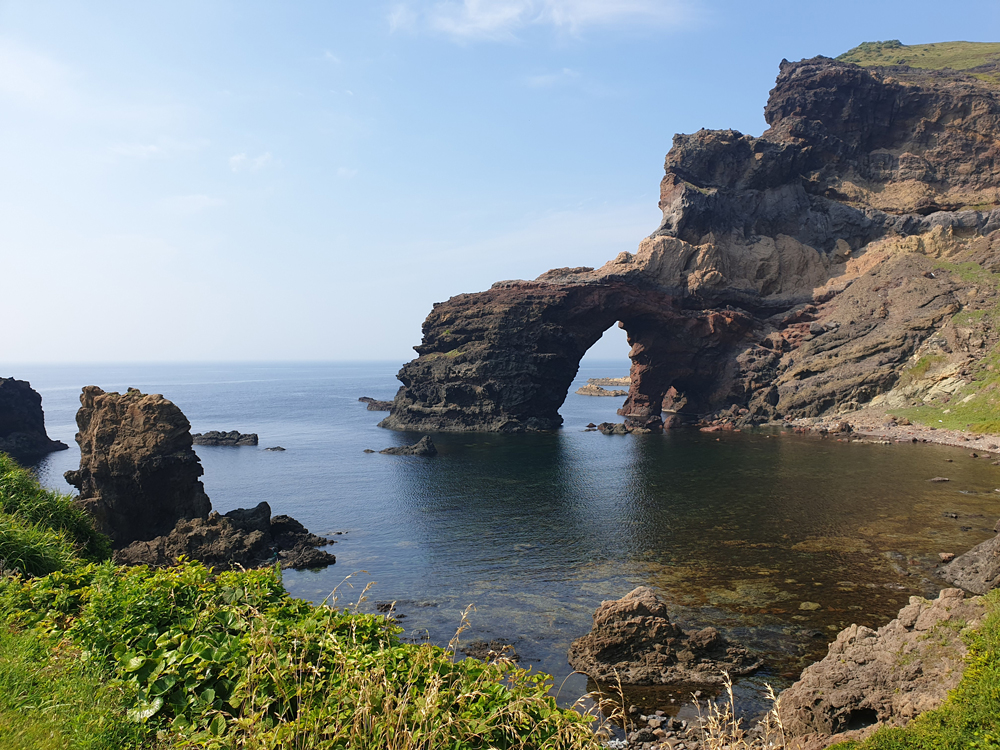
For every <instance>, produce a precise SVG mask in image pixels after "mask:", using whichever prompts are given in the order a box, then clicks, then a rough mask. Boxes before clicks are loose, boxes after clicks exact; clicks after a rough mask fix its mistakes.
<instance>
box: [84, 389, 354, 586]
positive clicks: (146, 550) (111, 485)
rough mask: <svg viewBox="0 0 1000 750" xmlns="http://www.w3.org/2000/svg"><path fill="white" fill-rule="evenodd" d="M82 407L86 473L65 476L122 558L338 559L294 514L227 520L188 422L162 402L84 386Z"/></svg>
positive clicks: (321, 562) (226, 563) (253, 562)
mask: <svg viewBox="0 0 1000 750" xmlns="http://www.w3.org/2000/svg"><path fill="white" fill-rule="evenodd" d="M80 404H81V406H80V410H79V411H78V412H77V415H76V422H77V425H78V426H79V428H80V432H78V433H77V436H76V441H77V443H79V444H80V468H79V470H77V471H68V472H66V479H67V481H68V482H69V483H70V484H72V485H74V486H75V487H76V488H77V489H79V490H80V496H79V498H78V499H77V502H78V503H79V505H80V506H81V507H83V508H84V510H86V511H88V512H89V513H90V514H91V516H93V518H94V520H95V525H96V526H97V528H98V530H99V531H101V532H102V533H104V534H107V535H108V536H109V537H111V540H112V544H113V546H114V548H115V550H116V551H115V559H116V560H118V561H119V562H121V563H124V564H130V565H138V564H143V565H156V566H159V565H169V564H172V563H173V562H175V561H176V559H177V557H178V556H179V555H182V554H183V555H187V556H188V557H190V558H192V559H195V560H201V561H203V562H205V563H207V564H209V565H213V566H215V567H219V568H227V567H234V566H237V565H242V566H243V567H255V566H259V565H267V564H271V563H272V562H274V561H278V562H280V563H281V565H282V566H283V567H323V566H326V565H330V564H332V563H333V562H334V560H335V558H334V557H333V555H330V554H328V553H326V552H322V551H320V550H318V549H316V548H317V547H320V546H324V545H326V544H329V543H330V542H329V541H328V540H326V539H323V538H322V537H319V536H316V535H315V534H310V533H309V532H308V531H307V530H306V529H305V528H304V527H303V526H302V524H300V523H299V522H298V521H296V520H295V519H293V518H289V517H288V516H275V517H272V516H271V508H270V506H269V505H268V504H267V503H260V504H259V505H258V506H257V507H256V508H252V509H249V510H247V509H242V508H239V509H236V510H233V511H230V512H229V513H227V514H226V515H224V516H220V515H219V514H218V513H214V512H212V504H211V501H210V500H209V499H208V495H206V494H205V488H204V486H203V485H202V483H201V480H200V479H199V477H200V476H201V475H202V474H203V473H204V470H203V469H202V466H201V462H200V461H199V460H198V456H197V455H196V454H195V452H194V449H193V448H192V447H191V446H192V441H191V425H190V423H189V422H188V420H187V418H186V417H185V416H184V414H183V413H182V412H181V410H180V409H179V408H177V406H176V405H175V404H173V403H172V402H170V401H168V400H167V399H165V398H163V396H160V395H147V394H144V393H140V392H139V391H138V390H136V389H135V388H130V389H129V390H128V392H127V393H125V394H119V393H105V392H104V391H102V390H101V389H100V388H98V387H96V386H87V387H86V388H84V389H83V393H82V394H81V396H80Z"/></svg>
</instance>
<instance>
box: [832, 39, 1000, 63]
mask: <svg viewBox="0 0 1000 750" xmlns="http://www.w3.org/2000/svg"><path fill="white" fill-rule="evenodd" d="M837 59H838V60H843V61H845V62H852V63H856V64H858V65H863V66H865V67H871V66H880V65H908V66H910V67H911V68H922V69H924V70H943V69H945V68H951V69H952V70H969V69H970V68H978V67H979V66H981V65H989V64H991V63H1000V43H995V42H937V43H935V44H900V43H899V42H898V41H895V40H893V41H889V42H864V43H863V44H860V45H858V46H857V47H855V48H854V49H852V50H850V51H848V52H845V53H844V54H842V55H840V56H839V57H838V58H837Z"/></svg>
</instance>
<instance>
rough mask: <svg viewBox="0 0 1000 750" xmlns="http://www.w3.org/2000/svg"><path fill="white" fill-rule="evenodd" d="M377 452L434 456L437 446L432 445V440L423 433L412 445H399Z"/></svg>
mask: <svg viewBox="0 0 1000 750" xmlns="http://www.w3.org/2000/svg"><path fill="white" fill-rule="evenodd" d="M379 453H384V454H386V455H389V456H436V455H437V448H435V447H434V441H432V440H431V439H430V438H429V437H427V436H426V435H424V436H423V437H422V438H420V440H418V441H417V442H415V443H414V444H413V445H400V446H396V447H393V448H385V449H383V450H380V451H379Z"/></svg>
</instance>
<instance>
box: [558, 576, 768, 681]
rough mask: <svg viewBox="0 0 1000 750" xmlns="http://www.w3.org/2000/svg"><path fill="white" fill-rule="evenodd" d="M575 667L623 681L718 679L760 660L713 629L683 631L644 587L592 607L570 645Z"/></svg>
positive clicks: (752, 667) (746, 671)
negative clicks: (588, 624)
mask: <svg viewBox="0 0 1000 750" xmlns="http://www.w3.org/2000/svg"><path fill="white" fill-rule="evenodd" d="M569 663H570V666H572V667H573V669H575V670H577V671H578V672H583V673H585V674H587V675H588V676H589V677H591V678H593V679H595V680H602V681H611V682H615V681H617V680H621V682H622V684H624V685H669V684H678V683H693V684H706V685H707V684H716V683H720V682H721V681H722V673H723V670H725V671H726V672H728V673H729V674H731V675H741V674H749V673H750V672H753V671H754V670H756V669H757V668H758V667H760V661H759V660H756V659H754V658H753V657H752V656H751V655H750V654H749V652H748V651H747V650H746V649H745V648H743V647H741V646H736V645H733V644H730V643H729V642H727V641H726V640H725V639H724V638H723V637H722V636H721V635H720V634H719V632H718V631H717V630H716V629H715V628H703V629H702V630H688V631H684V630H681V629H680V628H679V627H678V626H677V625H676V624H674V623H672V622H670V618H669V616H668V613H667V607H666V605H665V604H664V603H663V601H662V600H660V599H659V597H657V596H656V594H655V593H654V592H653V590H652V589H650V588H647V587H645V586H640V587H639V588H637V589H635V590H633V591H631V592H629V593H628V594H626V595H625V596H624V597H622V598H621V599H616V600H613V601H605V602H602V603H601V606H600V607H598V608H597V611H596V612H594V627H593V629H592V630H591V631H590V633H588V634H587V635H585V636H583V637H582V638H577V639H576V640H575V641H573V643H572V645H571V646H570V648H569Z"/></svg>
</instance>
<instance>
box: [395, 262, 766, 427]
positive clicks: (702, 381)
mask: <svg viewBox="0 0 1000 750" xmlns="http://www.w3.org/2000/svg"><path fill="white" fill-rule="evenodd" d="M619 321H620V325H621V327H622V328H624V330H625V332H626V334H627V338H628V343H629V346H630V351H629V358H630V359H631V362H632V365H631V369H630V375H631V377H632V384H631V387H630V390H629V395H628V398H627V399H626V401H625V404H624V405H623V407H622V409H621V410H620V412H619V413H620V414H621V415H622V416H623V417H624V418H625V420H626V421H627V422H629V423H630V424H632V425H633V426H637V427H647V428H651V429H658V428H660V427H661V426H662V413H663V410H664V406H665V404H666V407H667V408H668V409H669V408H673V407H675V406H677V405H678V401H682V403H683V405H684V408H685V410H686V411H688V412H698V411H700V410H706V409H708V408H711V407H712V406H713V405H715V404H716V403H717V402H719V401H720V399H724V398H725V397H726V396H727V395H728V394H727V393H723V391H725V390H726V389H727V388H728V385H727V383H728V382H729V379H727V378H726V374H727V368H730V367H732V366H733V357H734V352H735V351H736V350H737V349H738V348H739V347H738V346H737V344H738V343H739V342H740V341H742V340H743V338H744V336H745V334H746V332H747V330H748V329H749V327H750V325H751V318H750V316H749V315H747V314H746V313H743V312H741V311H737V310H727V309H723V310H700V309H699V310H689V309H685V308H684V307H683V306H682V304H681V301H680V300H679V299H678V298H676V297H674V296H672V295H670V294H667V293H665V292H664V291H663V290H661V289H657V288H648V289H643V288H641V287H640V288H637V287H636V286H635V285H634V283H632V284H625V283H614V282H611V283H601V284H578V285H570V284H567V285H559V284H549V283H543V282H523V281H518V282H501V283H499V284H495V285H494V286H493V287H492V288H491V289H489V290H487V291H485V292H480V293H477V294H463V295H458V296H457V297H452V298H451V299H450V300H448V301H447V302H443V303H439V304H437V305H435V306H434V309H433V310H432V311H431V314H430V315H429V316H428V317H427V320H426V321H425V322H424V326H423V334H424V336H423V343H422V344H421V345H420V346H418V347H415V349H416V351H417V352H418V354H419V355H420V356H419V357H418V358H417V359H415V360H413V361H412V362H410V363H408V364H407V365H405V366H404V367H403V369H402V370H400V372H399V379H400V381H401V382H402V383H403V386H402V388H400V390H399V393H398V394H397V395H396V399H395V401H394V403H393V409H392V413H391V414H390V416H389V417H387V418H386V419H385V420H384V421H383V422H382V426H384V427H389V428H392V429H400V430H422V431H434V430H483V431H499V432H517V431H525V430H548V429H554V428H557V427H558V426H559V425H560V424H561V423H562V417H561V416H560V415H559V408H560V407H561V406H562V404H563V402H564V401H565V399H566V395H567V393H568V391H569V387H570V384H571V383H572V381H573V378H574V377H575V376H576V373H577V370H578V369H579V365H580V360H581V359H582V358H583V355H584V354H585V353H586V352H587V350H588V349H590V347H592V346H593V345H594V344H595V343H596V342H597V341H598V340H599V339H600V338H601V336H602V335H603V334H604V332H605V331H606V330H608V329H609V328H610V327H611V326H613V325H615V324H618V323H619Z"/></svg>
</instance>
